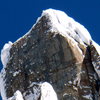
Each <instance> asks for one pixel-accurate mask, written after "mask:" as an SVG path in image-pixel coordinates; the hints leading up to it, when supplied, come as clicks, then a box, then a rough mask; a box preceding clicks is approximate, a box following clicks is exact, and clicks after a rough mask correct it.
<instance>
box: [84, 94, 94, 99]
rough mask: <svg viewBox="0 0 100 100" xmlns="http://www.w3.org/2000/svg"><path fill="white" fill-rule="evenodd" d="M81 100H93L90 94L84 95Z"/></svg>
mask: <svg viewBox="0 0 100 100" xmlns="http://www.w3.org/2000/svg"><path fill="white" fill-rule="evenodd" d="M83 98H85V99H89V100H93V99H92V95H91V94H88V95H84V96H83Z"/></svg>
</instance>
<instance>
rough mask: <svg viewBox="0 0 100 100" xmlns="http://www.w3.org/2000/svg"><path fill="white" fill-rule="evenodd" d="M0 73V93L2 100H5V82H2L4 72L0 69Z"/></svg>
mask: <svg viewBox="0 0 100 100" xmlns="http://www.w3.org/2000/svg"><path fill="white" fill-rule="evenodd" d="M2 72H3V74H2ZM2 72H1V73H0V93H1V97H2V100H7V97H6V91H5V82H4V76H5V70H4V69H2Z"/></svg>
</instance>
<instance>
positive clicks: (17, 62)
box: [5, 16, 99, 100]
mask: <svg viewBox="0 0 100 100" xmlns="http://www.w3.org/2000/svg"><path fill="white" fill-rule="evenodd" d="M49 22H50V20H49V18H48V17H46V16H42V17H41V18H40V20H39V21H38V22H37V24H36V25H35V26H34V27H33V28H32V29H31V31H30V32H29V33H28V34H27V35H25V36H24V37H22V38H21V39H20V40H18V41H16V42H15V43H14V44H13V45H12V48H11V50H10V60H9V62H8V64H7V67H6V69H5V71H6V75H5V83H6V86H5V88H6V95H7V98H9V97H12V96H13V95H14V93H15V92H16V91H17V90H20V91H21V93H22V94H23V98H24V99H25V100H28V99H26V98H27V97H28V96H29V95H30V94H31V93H32V94H35V91H34V88H35V89H36V90H37V91H38V92H37V93H38V96H37V99H35V98H34V97H33V100H40V98H41V89H40V86H39V84H40V83H42V82H48V83H50V84H51V85H52V86H53V88H54V90H55V92H56V93H57V96H58V100H99V99H98V89H97V83H96V82H97V80H98V79H99V78H98V75H97V74H96V72H95V70H94V67H93V64H92V61H94V60H96V58H98V57H99V55H98V54H97V53H96V49H93V46H92V45H90V46H86V45H82V44H79V43H78V42H77V41H75V40H74V39H72V38H68V37H65V36H63V35H62V34H61V33H60V32H59V31H58V32H57V31H56V32H53V31H50V28H51V27H52V26H50V24H49ZM94 54H97V55H96V56H95V57H94Z"/></svg>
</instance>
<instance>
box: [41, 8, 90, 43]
mask: <svg viewBox="0 0 100 100" xmlns="http://www.w3.org/2000/svg"><path fill="white" fill-rule="evenodd" d="M42 16H47V17H49V18H50V24H52V26H53V29H51V30H52V31H57V30H59V32H61V33H62V34H63V35H66V34H69V35H70V36H71V37H73V38H74V39H75V40H77V41H78V42H82V41H83V42H84V43H86V44H88V45H89V44H90V40H91V36H90V34H89V32H88V30H87V29H86V28H85V27H84V26H83V25H81V24H79V23H78V22H76V21H75V20H74V19H72V18H71V17H69V16H68V15H67V14H65V13H64V12H62V11H59V10H54V9H47V10H45V11H43V13H42ZM78 39H79V40H78Z"/></svg>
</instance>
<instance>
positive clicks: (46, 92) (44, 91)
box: [41, 82, 58, 100]
mask: <svg viewBox="0 0 100 100" xmlns="http://www.w3.org/2000/svg"><path fill="white" fill-rule="evenodd" d="M41 100H58V99H57V95H56V92H55V91H54V89H53V87H52V85H51V84H49V83H48V82H44V83H42V84H41Z"/></svg>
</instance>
